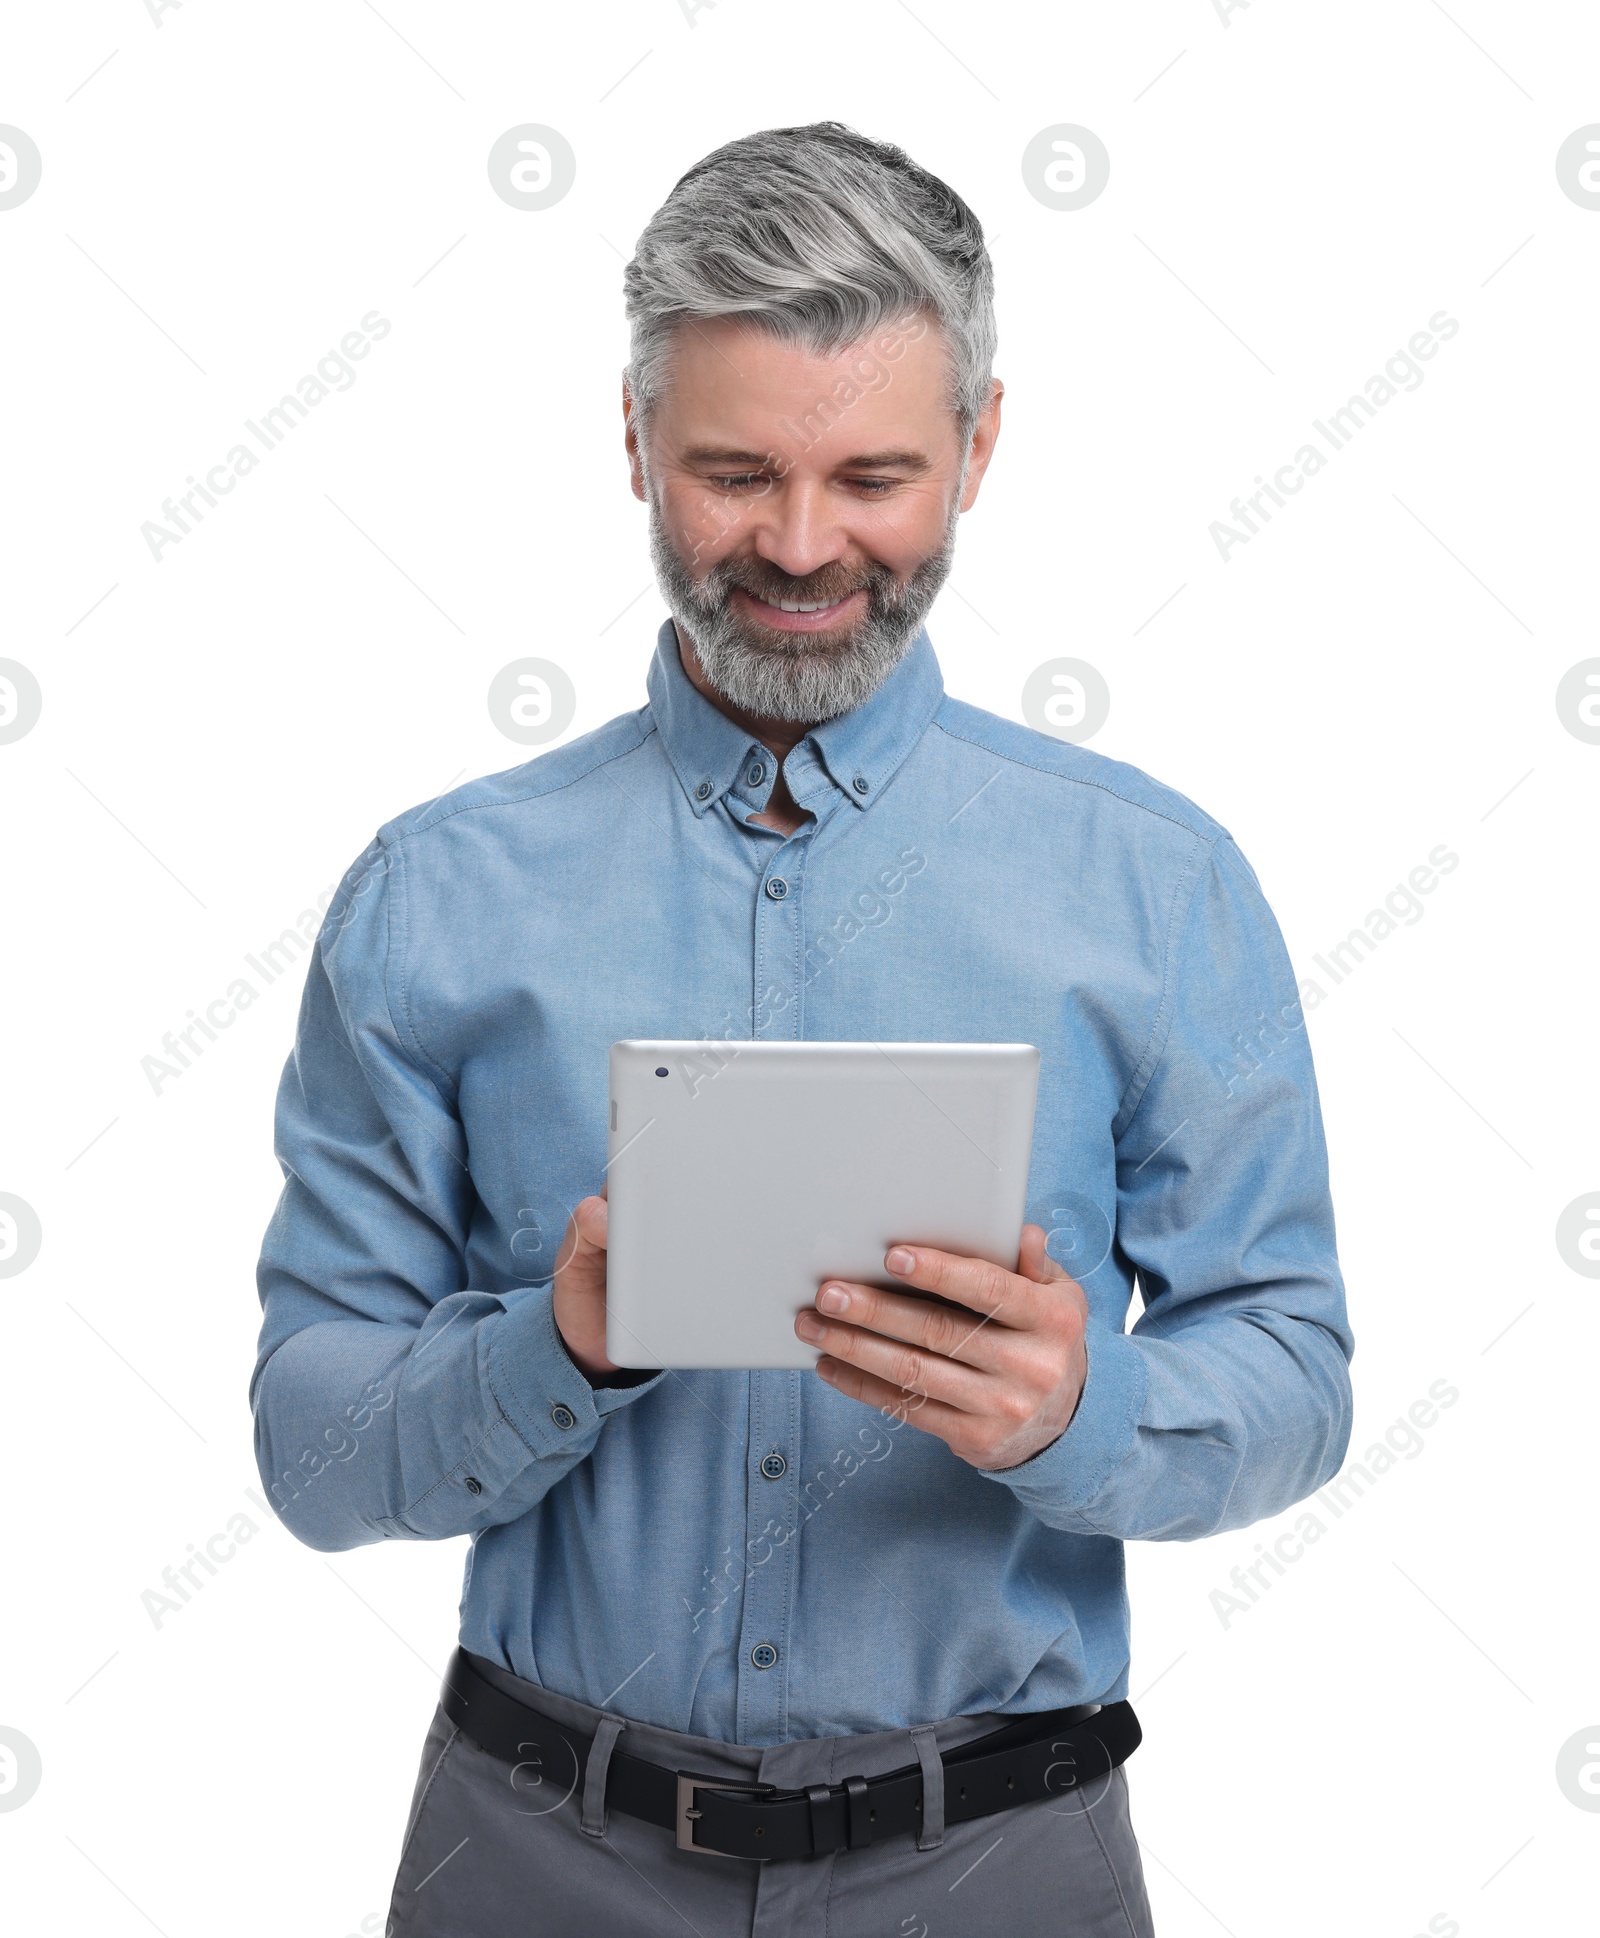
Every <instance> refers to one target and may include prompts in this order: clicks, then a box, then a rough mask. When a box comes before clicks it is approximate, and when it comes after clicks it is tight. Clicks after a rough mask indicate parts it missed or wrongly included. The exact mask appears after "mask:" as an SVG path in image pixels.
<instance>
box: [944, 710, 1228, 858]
mask: <svg viewBox="0 0 1600 1938" xmlns="http://www.w3.org/2000/svg"><path fill="white" fill-rule="evenodd" d="M947 697H948V696H947ZM942 711H943V707H942V705H941V708H940V712H942ZM932 724H933V725H934V726H936V727H937V728H938V729H939V731H940V732H941V733H943V734H948V735H949V737H950V738H951V739H952V740H959V741H962V742H964V743H965V744H966V745H967V746H969V747H981V748H982V749H983V751H984V752H985V753H986V754H993V755H994V757H995V759H996V760H1008V761H1010V762H1011V764H1012V765H1013V766H1014V767H1026V768H1027V769H1028V771H1029V772H1030V773H1033V774H1048V775H1050V776H1051V777H1052V779H1054V780H1058V781H1066V782H1067V783H1068V784H1069V785H1071V786H1073V787H1093V788H1098V789H1099V791H1100V792H1101V793H1102V794H1109V795H1110V796H1111V798H1112V800H1114V801H1121V802H1122V804H1123V806H1124V807H1131V808H1138V809H1140V810H1141V811H1142V812H1143V813H1145V814H1153V815H1155V817H1156V818H1157V820H1160V821H1170V822H1171V823H1172V825H1173V827H1175V828H1182V830H1183V832H1184V833H1185V834H1189V835H1193V836H1194V838H1195V840H1196V841H1200V842H1204V843H1205V844H1206V846H1207V847H1211V848H1214V847H1215V846H1216V845H1217V843H1218V841H1220V840H1222V839H1223V838H1224V837H1226V838H1227V839H1229V840H1231V839H1232V837H1231V836H1229V835H1228V831H1227V829H1226V828H1223V827H1221V826H1220V824H1219V827H1218V831H1217V833H1216V834H1206V833H1205V832H1204V831H1203V830H1201V829H1200V828H1192V827H1190V825H1189V823H1188V822H1187V821H1180V820H1179V819H1178V817H1177V816H1176V815H1175V814H1168V813H1166V812H1165V810H1164V809H1162V808H1158V807H1152V806H1151V805H1150V803H1149V802H1148V801H1135V800H1133V799H1132V798H1131V797H1130V796H1128V795H1126V794H1119V793H1118V792H1117V790H1116V789H1115V788H1114V787H1107V786H1106V784H1105V782H1104V781H1095V780H1088V779H1086V778H1085V777H1084V776H1083V775H1082V774H1062V773H1058V772H1057V770H1056V769H1055V768H1053V767H1043V766H1041V765H1040V764H1039V763H1038V762H1037V761H1032V760H1024V759H1022V757H1021V756H1020V755H1018V754H1011V753H1006V752H1004V751H1003V750H1002V749H1001V748H999V747H991V746H990V745H989V743H988V742H987V741H986V740H978V739H976V738H974V736H973V735H971V734H965V733H958V732H957V731H956V729H955V728H954V727H952V726H951V725H950V724H949V722H948V721H945V720H941V719H940V718H939V715H938V714H935V715H934V717H933V722H932Z"/></svg>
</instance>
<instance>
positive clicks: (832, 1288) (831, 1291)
mask: <svg viewBox="0 0 1600 1938" xmlns="http://www.w3.org/2000/svg"><path fill="white" fill-rule="evenodd" d="M817 1304H818V1305H819V1306H820V1307H821V1308H822V1310H823V1311H824V1312H831V1313H832V1314H833V1315H834V1317H835V1318H837V1317H838V1316H839V1314H840V1313H842V1312H848V1311H849V1310H850V1294H849V1293H848V1292H846V1291H845V1289H844V1287H843V1286H842V1285H825V1286H824V1287H823V1288H822V1290H821V1291H820V1292H819V1293H818V1294H817Z"/></svg>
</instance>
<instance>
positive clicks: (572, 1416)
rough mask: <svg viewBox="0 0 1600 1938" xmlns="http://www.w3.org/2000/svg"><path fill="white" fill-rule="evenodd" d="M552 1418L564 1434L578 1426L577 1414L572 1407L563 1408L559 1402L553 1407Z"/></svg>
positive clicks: (551, 1410)
mask: <svg viewBox="0 0 1600 1938" xmlns="http://www.w3.org/2000/svg"><path fill="white" fill-rule="evenodd" d="M550 1418H551V1419H552V1420H553V1421H554V1422H555V1424H556V1425H557V1426H558V1427H560V1429H561V1431H562V1432H563V1433H565V1432H566V1431H567V1429H568V1428H569V1427H575V1426H576V1425H577V1424H578V1416H577V1414H576V1413H574V1412H573V1410H572V1408H571V1407H570V1406H563V1405H562V1404H561V1402H560V1401H559V1400H558V1401H557V1402H556V1404H555V1405H554V1406H553V1407H551V1409H550Z"/></svg>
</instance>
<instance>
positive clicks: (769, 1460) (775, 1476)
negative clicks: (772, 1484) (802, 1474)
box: [761, 1447, 789, 1480]
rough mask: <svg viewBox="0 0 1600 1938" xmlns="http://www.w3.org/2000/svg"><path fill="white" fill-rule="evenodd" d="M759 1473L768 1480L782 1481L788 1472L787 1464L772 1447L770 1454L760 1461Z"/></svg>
mask: <svg viewBox="0 0 1600 1938" xmlns="http://www.w3.org/2000/svg"><path fill="white" fill-rule="evenodd" d="M761 1471H762V1473H764V1474H765V1475H766V1477H767V1479H768V1480H782V1479H783V1477H784V1475H785V1474H786V1473H788V1471H789V1463H788V1461H787V1460H785V1459H784V1457H783V1455H782V1454H781V1453H779V1452H778V1450H777V1448H776V1447H774V1448H773V1450H772V1452H771V1453H769V1454H768V1455H767V1457H766V1459H765V1460H763V1461H762V1463H761Z"/></svg>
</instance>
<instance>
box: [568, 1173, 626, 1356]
mask: <svg viewBox="0 0 1600 1938" xmlns="http://www.w3.org/2000/svg"><path fill="white" fill-rule="evenodd" d="M560 1256H561V1263H560V1264H559V1265H558V1266H557V1267H556V1276H555V1315H556V1330H557V1331H558V1332H559V1333H560V1334H561V1339H562V1343H563V1344H564V1345H565V1346H566V1349H567V1354H568V1357H569V1358H570V1359H571V1360H572V1363H573V1365H574V1366H576V1367H577V1369H578V1371H579V1372H580V1373H582V1374H583V1376H584V1378H585V1379H587V1380H588V1381H589V1383H590V1385H591V1386H601V1385H604V1384H605V1383H606V1381H607V1379H608V1378H609V1377H610V1375H611V1374H613V1373H616V1372H620V1371H621V1368H620V1367H618V1366H616V1365H614V1364H613V1363H612V1362H611V1361H610V1360H609V1359H607V1358H606V1200H605V1193H604V1192H603V1191H602V1193H601V1194H600V1196H599V1197H598V1198H585V1199H584V1200H583V1201H582V1203H581V1204H579V1206H578V1207H577V1209H576V1210H575V1211H574V1212H573V1214H572V1216H571V1218H569V1219H568V1221H567V1232H566V1236H565V1237H564V1238H563V1239H562V1241H561V1254H560Z"/></svg>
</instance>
